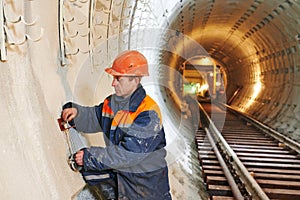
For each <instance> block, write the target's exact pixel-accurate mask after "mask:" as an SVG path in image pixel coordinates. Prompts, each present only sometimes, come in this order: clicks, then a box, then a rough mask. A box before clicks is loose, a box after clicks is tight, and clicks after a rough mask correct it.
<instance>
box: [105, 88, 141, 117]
mask: <svg viewBox="0 0 300 200" xmlns="http://www.w3.org/2000/svg"><path fill="white" fill-rule="evenodd" d="M113 95H115V94H113ZM145 97H146V91H145V89H144V88H143V86H142V85H141V84H140V85H139V86H138V88H137V89H136V90H135V91H134V92H133V93H132V94H131V96H130V98H129V106H125V107H124V109H123V110H126V111H127V110H128V111H130V112H135V111H136V110H137V108H138V107H139V105H140V104H141V102H142V101H143V100H144V98H145ZM113 99H114V98H111V96H110V97H109V100H110V102H109V104H108V106H109V107H111V108H112V101H113ZM113 103H116V102H113Z"/></svg>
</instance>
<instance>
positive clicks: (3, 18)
mask: <svg viewBox="0 0 300 200" xmlns="http://www.w3.org/2000/svg"><path fill="white" fill-rule="evenodd" d="M16 1H17V0H16ZM16 1H10V2H9V3H6V2H5V0H0V59H1V61H7V46H11V45H15V46H16V45H22V44H24V43H25V42H26V41H27V40H30V41H33V42H37V41H39V40H40V39H41V38H42V35H43V33H44V32H43V29H41V33H40V35H39V37H37V38H32V37H30V36H29V35H28V34H27V33H26V32H25V33H24V34H21V35H22V37H23V38H22V39H21V40H17V36H14V34H15V33H16V26H17V24H18V23H20V22H21V23H23V25H25V27H28V26H33V25H35V23H36V20H33V21H32V22H26V21H25V19H24V15H18V16H17V17H14V18H15V19H9V18H10V17H8V14H7V12H6V10H5V7H6V6H7V4H11V6H12V7H15V4H16ZM28 1H33V0H28ZM9 27H10V28H9ZM10 29H11V30H10ZM25 30H26V28H25Z"/></svg>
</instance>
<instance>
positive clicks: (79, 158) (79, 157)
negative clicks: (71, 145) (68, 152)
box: [75, 150, 84, 166]
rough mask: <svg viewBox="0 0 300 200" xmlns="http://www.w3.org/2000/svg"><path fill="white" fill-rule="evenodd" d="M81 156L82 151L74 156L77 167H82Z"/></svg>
mask: <svg viewBox="0 0 300 200" xmlns="http://www.w3.org/2000/svg"><path fill="white" fill-rule="evenodd" d="M83 155H84V151H83V150H80V151H78V152H77V153H76V154H75V161H76V164H77V165H78V166H83Z"/></svg>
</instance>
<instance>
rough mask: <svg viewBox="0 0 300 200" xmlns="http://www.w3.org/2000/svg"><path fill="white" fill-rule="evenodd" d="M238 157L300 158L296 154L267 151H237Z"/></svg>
mask: <svg viewBox="0 0 300 200" xmlns="http://www.w3.org/2000/svg"><path fill="white" fill-rule="evenodd" d="M236 155H237V156H238V157H241V156H248V157H256V158H264V157H269V158H292V159H299V157H298V156H296V155H286V154H266V153H244V152H236Z"/></svg>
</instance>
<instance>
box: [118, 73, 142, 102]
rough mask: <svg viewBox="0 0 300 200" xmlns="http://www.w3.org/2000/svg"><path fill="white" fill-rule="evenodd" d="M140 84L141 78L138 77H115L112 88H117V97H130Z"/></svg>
mask: <svg viewBox="0 0 300 200" xmlns="http://www.w3.org/2000/svg"><path fill="white" fill-rule="evenodd" d="M138 84H139V78H137V77H126V76H114V80H113V81H112V86H113V87H114V88H115V93H116V95H117V96H121V97H124V98H125V97H128V96H129V95H131V94H132V93H133V92H134V91H135V90H136V88H137V86H138Z"/></svg>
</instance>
